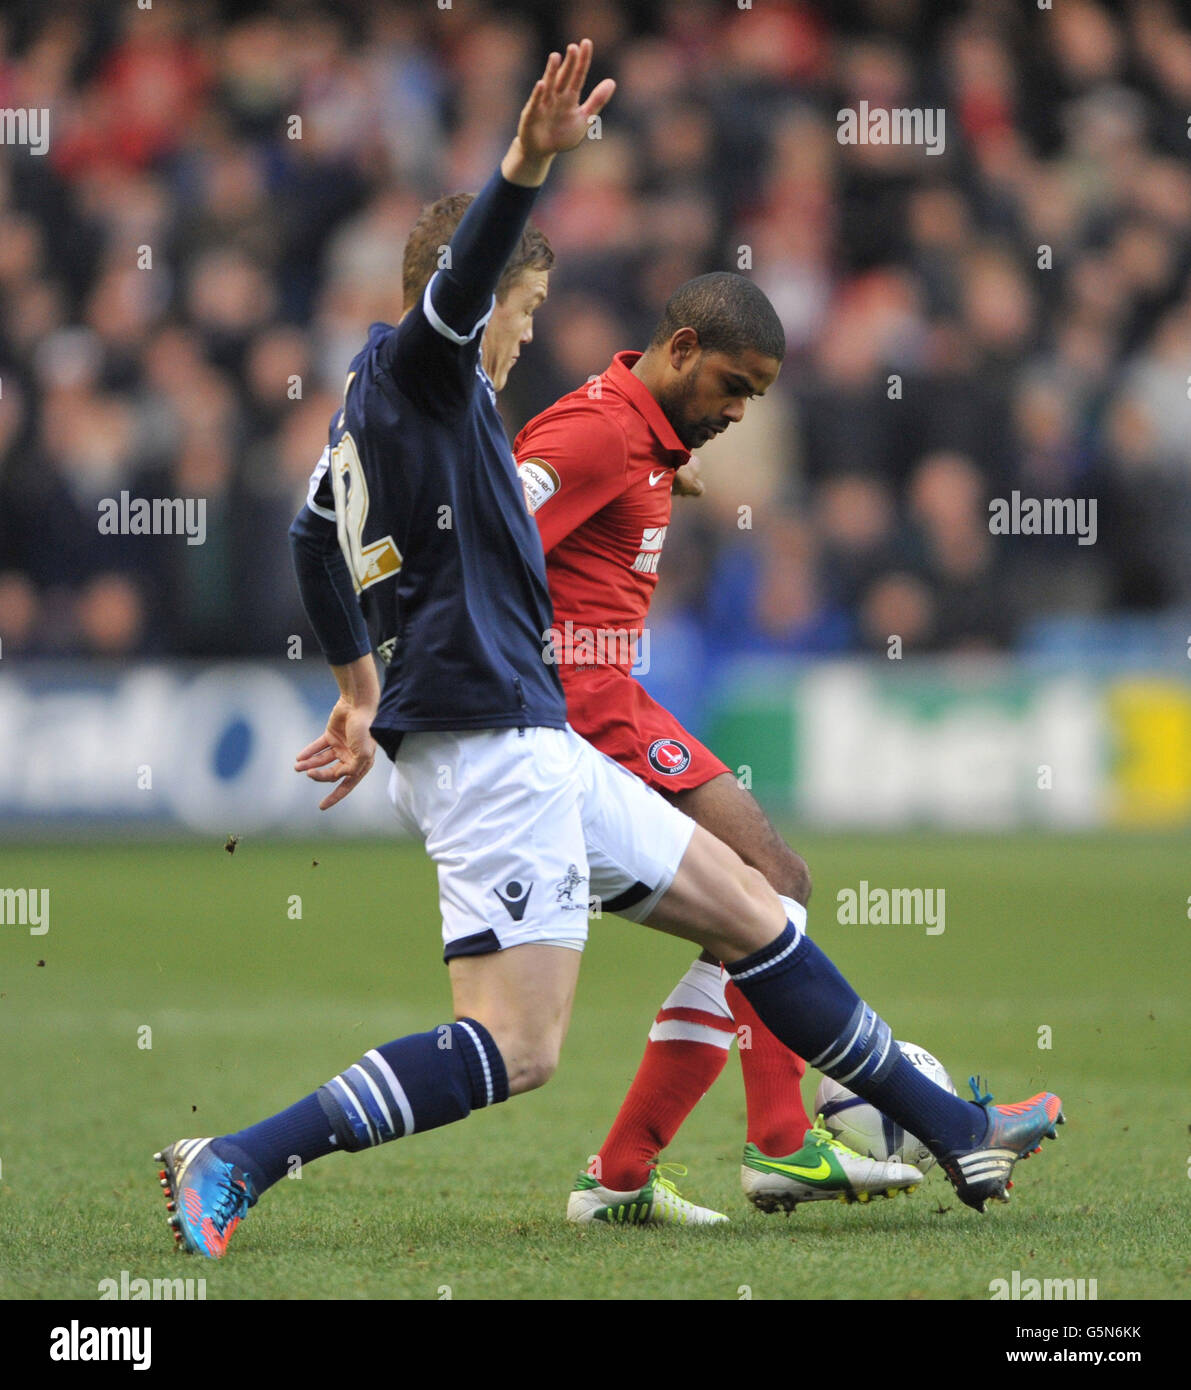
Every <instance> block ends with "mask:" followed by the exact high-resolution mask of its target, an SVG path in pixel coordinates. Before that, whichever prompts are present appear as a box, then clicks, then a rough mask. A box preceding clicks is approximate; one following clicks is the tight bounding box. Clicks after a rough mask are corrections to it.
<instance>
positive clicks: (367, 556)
mask: <svg viewBox="0 0 1191 1390" xmlns="http://www.w3.org/2000/svg"><path fill="white" fill-rule="evenodd" d="M331 491H332V492H333V493H334V494H335V524H336V526H337V528H338V530H339V548H340V549H341V550H342V551H343V554H344V556H345V558H346V560H347V567H348V569H349V570H350V571H351V577H352V583H353V584H354V585H355V586H356V593H360V592H361V590H363V589H367V588H370V587H371V586H372V585H373V584H379V583H380V581H381V580H382V579H389V578H390V577H391V576H392V575H394V574H396V573H397V571H398V570H399V569H400V568H401V552H400V551H399V550H398V549H397V547H396V545H395V544H394V542H393V537H392V536H384V537H383V538H382V539H381V540H379V541H373V542H372V543H371V545H365V544H364V523H365V521H367V519H368V484H367V482H366V481H365V480H364V468H363V465H362V464H361V463H360V455H359V453H358V451H357V449H356V441H355V440H354V439H353V438H352V437H351V435H350V434H348V433H347V432H346V431H345V432H344V434H343V437H342V438H341V439H340V441H339V443H338V444H336V445H335V447H334V448H333V449H332V450H331Z"/></svg>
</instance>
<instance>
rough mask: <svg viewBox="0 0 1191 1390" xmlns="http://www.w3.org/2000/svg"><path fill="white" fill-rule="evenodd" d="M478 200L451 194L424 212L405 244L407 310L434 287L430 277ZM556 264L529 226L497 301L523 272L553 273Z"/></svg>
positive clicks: (403, 265) (498, 288)
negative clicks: (428, 288)
mask: <svg viewBox="0 0 1191 1390" xmlns="http://www.w3.org/2000/svg"><path fill="white" fill-rule="evenodd" d="M475 196H476V195H475V194H474V193H448V194H447V196H446V197H445V198H440V199H439V200H438V201H437V202H436V203H427V205H426V206H425V207H424V208H423V209H422V211H421V213H420V215H419V217H418V220H417V221H416V222H415V223H414V226H413V230H412V231H411V232H410V234H409V240H408V241H407V242H406V243H405V255H404V257H403V258H402V262H401V293H402V297H403V299H404V301H405V307H406V308H407V309H409V308H411V307H412V306H413V305H414V304H416V303H417V301H418V297H419V295H421V293H422V291H423V290H424V289H425V288H426V286H427V285H428V284H429V283H430V277H431V276H432V275H433V274H434V272H435V271H436V270H437V269H438V264H439V257H440V256H441V254H442V250H443V247H445V246H446V245H447V243H448V242H449V241H450V240H451V237H452V236H454V234H455V228H456V227H457V226H458V225H459V224H460V222H462V221H463V214H464V213H465V212H466V211H467V209H468V208H469V207H470V206H471V203H472V199H473V198H474V197H475ZM553 264H554V251H553V248H552V247H551V245H550V243H549V242H548V241H547V240H546V234H545V233H544V232H543V231H542V230H541V229H540V228H539V227H535V226H534V225H533V224H532V223H528V224H527V225H526V228H525V230H524V231H523V232H522V233H521V240H520V242H519V243H518V245H517V249H516V250H515V251H514V252H513V254H512V255H511V256H510V257H509V259H508V262H507V263H506V265H505V268H504V271H503V272H502V274H501V277H500V282H499V283H498V284H497V286H496V297H497V299H503V298H504V297H505V295H506V294H508V292H509V290H511V289H512V287H513V284H514V282H515V281H516V279H517V277H518V276H519V275H520V274H521V273H522V271H525V270H549V269H550V268H551V267H552V266H553Z"/></svg>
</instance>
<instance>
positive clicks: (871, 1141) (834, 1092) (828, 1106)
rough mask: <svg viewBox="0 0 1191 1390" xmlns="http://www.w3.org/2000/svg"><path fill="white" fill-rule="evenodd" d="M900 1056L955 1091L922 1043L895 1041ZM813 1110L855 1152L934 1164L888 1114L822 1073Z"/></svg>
mask: <svg viewBox="0 0 1191 1390" xmlns="http://www.w3.org/2000/svg"><path fill="white" fill-rule="evenodd" d="M898 1047H900V1048H901V1050H902V1056H903V1057H904V1058H905V1059H906V1060H907V1061H908V1062H910V1063H911V1064H912V1065H913V1066H916V1067H917V1068H918V1070H919V1071H920V1072H921V1073H922V1074H923V1076H926V1077H929V1078H930V1080H931V1081H933V1082H934V1083H935V1085H936V1086H942V1088H943V1089H944V1090H945V1091H950V1092H951V1094H952V1095H955V1094H956V1091H955V1087H954V1086H953V1085H952V1083H951V1078H950V1077H949V1076H948V1075H947V1069H946V1067H944V1066H943V1064H942V1062H940V1061H939V1059H938V1058H937V1057H932V1056H931V1054H930V1053H929V1052H928V1051H927V1050H926V1048H925V1047H918V1046H916V1045H915V1044H914V1043H906V1042H899V1043H898ZM815 1114H816V1115H822V1116H823V1123H824V1125H825V1126H826V1127H827V1129H828V1130H829V1131H830V1132H831V1133H832V1134H833V1135H834V1136H835V1137H836V1138H837V1139H839V1140H842V1142H843V1143H845V1144H847V1146H848V1148H850V1149H855V1150H856V1152H857V1153H859V1154H866V1155H867V1156H868V1157H869V1158H875V1159H879V1160H880V1161H881V1162H885V1161H886V1160H888V1159H891V1158H892V1159H896V1160H897V1162H899V1163H912V1164H913V1165H914V1166H915V1167H916V1168H920V1169H921V1170H922V1172H924V1173H925V1172H927V1170H928V1169H930V1168H933V1167H934V1163H935V1157H934V1154H932V1153H931V1151H930V1150H929V1149H928V1148H927V1147H926V1145H925V1144H923V1143H922V1141H921V1140H920V1139H916V1138H915V1137H914V1136H913V1135H912V1134H907V1133H906V1131H905V1130H904V1129H902V1127H901V1125H898V1124H894V1122H893V1121H892V1120H891V1119H890V1118H889V1116H888V1115H882V1114H881V1112H880V1111H879V1110H878V1109H877V1108H876V1107H875V1106H872V1105H870V1104H869V1103H868V1101H866V1100H861V1098H860V1097H859V1096H856V1095H853V1094H852V1092H851V1091H849V1090H848V1089H847V1087H845V1086H841V1085H840V1084H839V1082H838V1081H832V1079H831V1078H830V1077H829V1076H825V1077H824V1078H823V1080H822V1081H820V1082H819V1089H818V1091H816V1092H815Z"/></svg>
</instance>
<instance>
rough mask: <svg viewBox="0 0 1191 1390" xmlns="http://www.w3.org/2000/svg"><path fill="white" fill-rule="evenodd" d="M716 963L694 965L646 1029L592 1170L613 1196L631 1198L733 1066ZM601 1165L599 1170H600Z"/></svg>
mask: <svg viewBox="0 0 1191 1390" xmlns="http://www.w3.org/2000/svg"><path fill="white" fill-rule="evenodd" d="M719 973H720V968H719V966H718V965H709V964H707V963H706V962H705V961H696V962H695V963H694V965H692V966H691V968H690V970H688V971H687V973H686V974H685V975H684V976H683V978H682V980H681V981H679V984H678V986H677V988H676V989H675V990H674V992H673V993H672V994H671V995H670V997H669V998H668V999H667V1000H666V1002H665V1004H663V1006H662V1008H661V1010H660V1011H659V1013H658V1016H657V1018H656V1019H655V1020H654V1024H653V1027H652V1028H651V1029H650V1030H649V1041H648V1042H647V1043H646V1044H645V1056H644V1057H643V1058H642V1059H641V1065H640V1066H639V1067H638V1068H637V1074H636V1076H634V1077H633V1084H632V1085H631V1086H630V1087H629V1093H628V1095H626V1096H625V1098H624V1102H623V1103H622V1105H621V1107H620V1113H619V1114H618V1115H617V1117H616V1120H615V1122H614V1123H613V1125H612V1128H611V1130H609V1132H608V1137H607V1139H605V1140H604V1142H603V1144H602V1145H601V1147H600V1151H599V1153H598V1154H597V1155H596V1157H595V1159H593V1161H592V1163H591V1166H590V1167H589V1168H588V1170H587V1171H588V1172H589V1173H591V1175H592V1176H593V1177H595V1178H596V1179H597V1180H598V1181H599V1182H600V1183H602V1184H603V1186H604V1187H608V1188H611V1189H612V1190H613V1191H614V1192H634V1191H636V1189H637V1188H639V1187H642V1186H644V1184H645V1183H646V1182H647V1181H648V1179H649V1171H650V1169H651V1168H652V1167H653V1166H654V1164H655V1163H656V1162H657V1158H658V1155H659V1154H660V1153H661V1152H662V1150H663V1149H665V1148H666V1147H667V1146H668V1145H669V1143H670V1141H671V1140H672V1139H673V1138H674V1136H675V1134H677V1133H678V1129H679V1126H680V1125H681V1124H682V1122H683V1120H685V1119H686V1117H687V1116H688V1115H689V1114H690V1113H691V1111H692V1110H693V1109H694V1108H695V1106H696V1105H697V1104H698V1102H699V1100H700V1099H701V1098H702V1097H703V1096H704V1095H705V1094H706V1092H707V1090H708V1089H709V1087H710V1086H711V1084H712V1083H713V1082H714V1081H715V1079H716V1077H717V1076H719V1074H720V1072H722V1071H723V1069H724V1063H725V1062H726V1061H727V1060H728V1048H729V1047H730V1046H731V1043H732V1038H733V1036H734V1034H735V1030H736V1025H735V1024H734V1023H733V1022H732V1017H731V1015H730V1014H729V1012H728V1008H727V1005H726V1004H724V1003H723V993H722V988H723V987H722V984H721V982H720V980H719ZM597 1164H598V1167H597Z"/></svg>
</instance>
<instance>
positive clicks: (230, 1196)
mask: <svg viewBox="0 0 1191 1390" xmlns="http://www.w3.org/2000/svg"><path fill="white" fill-rule="evenodd" d="M211 1144H212V1140H210V1139H179V1140H178V1141H177V1143H174V1144H170V1145H169V1146H168V1147H167V1148H164V1149H162V1150H161V1152H160V1153H155V1154H154V1155H153V1158H154V1160H155V1161H156V1162H157V1163H160V1164H161V1165H162V1167H161V1168H160V1170H159V1172H158V1177H159V1178H160V1179H161V1188H162V1192H163V1194H164V1196H165V1205H166V1211H168V1212H169V1213H170V1216H169V1224H170V1228H171V1230H172V1231H173V1233H174V1244H175V1246H176V1247H177V1248H178V1249H179V1250H186V1251H188V1252H189V1253H191V1254H194V1255H204V1256H206V1258H207V1259H209V1260H218V1259H220V1258H221V1257H222V1256H223V1253H224V1251H225V1250H226V1249H227V1243H228V1241H229V1240H231V1238H232V1234H233V1232H234V1231H235V1229H236V1227H237V1226H238V1225H239V1224H240V1222H241V1221H242V1220H243V1219H244V1217H245V1216H247V1215H248V1208H249V1207H253V1206H255V1205H256V1194H255V1193H254V1192H253V1190H252V1180H251V1179H250V1178H249V1176H248V1174H247V1173H245V1172H244V1171H243V1169H241V1168H237V1167H236V1166H235V1165H234V1164H232V1163H228V1162H227V1161H226V1160H224V1159H222V1158H218V1157H217V1156H216V1155H215V1154H214V1153H213V1152H212V1151H211Z"/></svg>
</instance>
